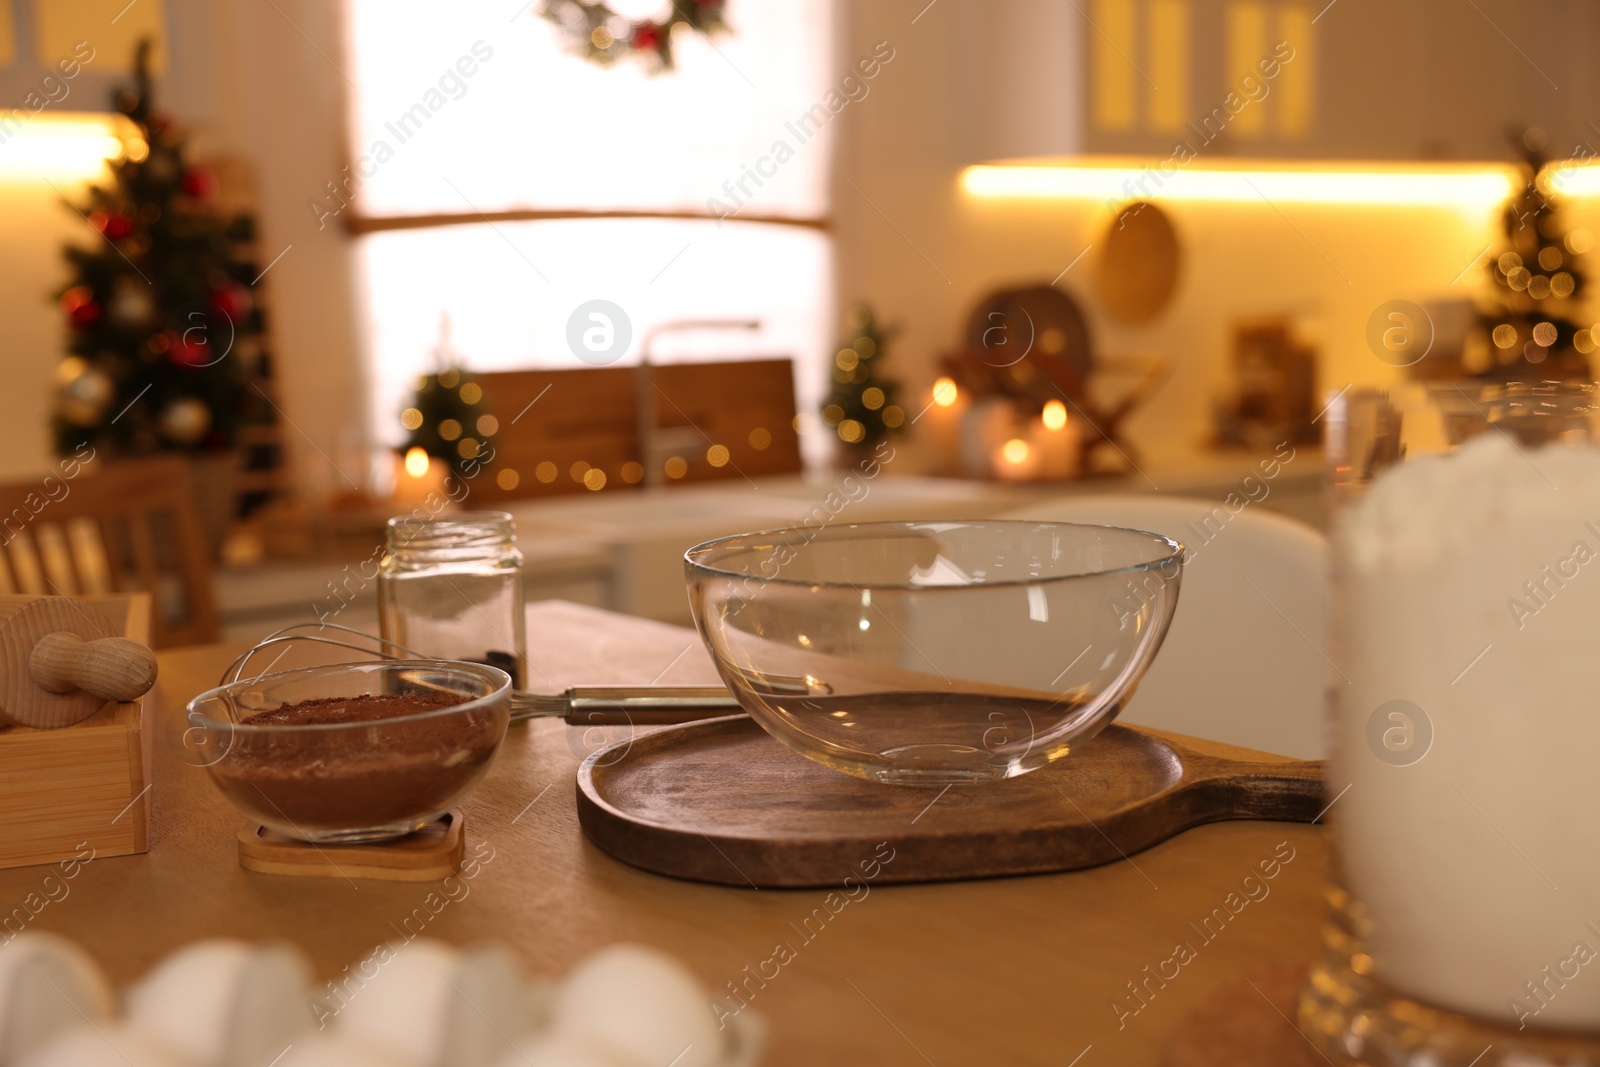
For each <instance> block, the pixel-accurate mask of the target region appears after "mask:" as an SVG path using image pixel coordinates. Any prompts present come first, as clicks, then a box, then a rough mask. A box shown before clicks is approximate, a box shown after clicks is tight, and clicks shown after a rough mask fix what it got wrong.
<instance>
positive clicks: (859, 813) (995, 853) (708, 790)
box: [578, 716, 1325, 887]
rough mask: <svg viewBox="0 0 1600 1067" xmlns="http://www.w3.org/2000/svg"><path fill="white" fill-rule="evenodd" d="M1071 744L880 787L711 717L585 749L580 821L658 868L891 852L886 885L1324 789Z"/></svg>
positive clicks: (1091, 858)
mask: <svg viewBox="0 0 1600 1067" xmlns="http://www.w3.org/2000/svg"><path fill="white" fill-rule="evenodd" d="M1075 748H1077V750H1076V751H1074V752H1073V753H1072V754H1071V755H1069V756H1068V757H1066V758H1065V759H1061V760H1058V761H1057V762H1055V763H1052V764H1051V765H1050V766H1048V767H1043V768H1041V769H1039V770H1037V771H1034V772H1033V773H1031V774H1025V775H1022V776H1021V777H1018V778H1011V779H1007V780H1005V781H1002V782H985V783H975V784H971V785H957V786H946V787H940V786H927V787H914V786H902V785H882V784H879V783H876V782H868V781H865V780H863V779H860V778H853V777H851V776H849V775H846V774H841V773H839V772H838V771H834V770H830V769H829V768H827V767H824V766H823V765H822V764H820V763H815V762H813V761H811V760H809V759H806V758H805V757H804V756H801V755H798V754H797V753H794V752H791V751H790V750H789V749H787V748H785V747H784V746H783V745H781V744H779V743H778V742H777V741H774V740H773V739H772V738H771V737H770V736H768V735H767V734H766V733H765V732H764V731H763V730H762V729H761V727H760V726H759V725H757V723H756V722H755V721H754V720H753V719H749V718H746V717H743V716H738V717H729V718H724V719H712V720H708V721H705V722H697V723H689V724H686V725H683V726H672V727H668V728H665V729H662V730H659V731H657V732H655V733H651V734H648V735H641V736H638V737H632V738H630V739H628V740H625V741H619V742H617V743H616V744H614V745H610V746H607V747H606V748H603V749H600V750H599V751H597V752H595V753H593V754H592V755H590V756H589V758H588V759H587V760H585V761H584V763H583V766H582V767H580V768H579V770H578V818H579V821H580V822H581V823H582V825H583V829H584V832H585V833H586V834H587V835H588V836H589V839H590V840H591V841H593V842H594V843H595V844H597V845H599V846H600V847H601V848H602V849H604V850H605V851H606V852H609V853H610V854H611V855H613V856H615V857H616V858H617V859H620V860H622V861H623V862H625V863H630V864H632V865H634V866H635V867H642V868H644V869H645V870H647V871H654V872H656V873H657V874H666V875H671V876H672V877H675V878H688V879H693V880H695V881H702V882H717V883H720V884H723V885H735V886H757V887H799V886H827V885H833V886H837V885H840V884H841V883H842V880H843V879H844V878H845V877H846V876H847V875H850V874H852V873H855V874H856V876H857V877H858V878H860V877H861V875H860V871H861V864H862V863H863V862H864V861H875V865H881V867H880V869H879V871H878V873H877V875H876V876H875V877H874V879H873V881H874V882H876V883H879V884H882V883H887V882H940V881H951V880H956V879H964V878H993V877H997V876H1000V875H1013V874H1038V873H1043V872H1047V871H1068V870H1076V869H1077V868H1080V867H1093V866H1097V865H1099V864H1102V863H1110V862H1112V861H1115V860H1119V859H1123V858H1126V857H1127V856H1130V855H1132V854H1133V853H1135V852H1139V851H1141V850H1142V849H1146V848H1149V847H1150V846H1151V845H1154V844H1156V843H1158V842H1160V841H1164V840H1166V839H1167V838H1169V837H1172V836H1173V835H1175V834H1178V833H1181V832H1182V831H1184V830H1187V829H1189V828H1190V827H1193V826H1199V825H1201V824H1203V823H1208V822H1221V821H1224V820H1228V819H1281V820H1285V821H1291V822H1312V821H1314V820H1315V819H1316V818H1317V817H1318V816H1319V815H1320V813H1321V812H1322V811H1323V806H1324V803H1325V801H1324V800H1323V796H1322V763H1321V762H1320V761H1316V760H1287V759H1282V758H1278V757H1273V756H1268V755H1266V754H1265V753H1260V752H1252V751H1250V750H1248V749H1241V748H1234V747H1233V746H1231V745H1224V744H1220V743H1218V742H1212V741H1202V740H1200V739H1198V738H1189V737H1181V736H1179V735H1175V734H1172V735H1169V734H1164V733H1157V732H1156V731H1153V730H1145V729H1141V728H1139V727H1132V726H1110V727H1107V728H1106V729H1105V730H1104V731H1103V732H1102V733H1101V734H1100V735H1099V736H1098V737H1096V738H1094V739H1093V740H1091V741H1087V742H1084V743H1083V744H1082V746H1081V748H1078V747H1077V746H1075ZM885 846H887V847H885ZM885 855H892V857H893V858H892V859H891V860H887V861H885V859H884V856H885Z"/></svg>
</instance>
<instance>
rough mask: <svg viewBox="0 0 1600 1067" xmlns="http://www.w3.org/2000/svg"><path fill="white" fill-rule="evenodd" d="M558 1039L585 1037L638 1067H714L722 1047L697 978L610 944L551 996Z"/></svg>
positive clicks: (650, 952)
mask: <svg viewBox="0 0 1600 1067" xmlns="http://www.w3.org/2000/svg"><path fill="white" fill-rule="evenodd" d="M553 1023H554V1027H555V1030H556V1032H558V1033H562V1034H570V1035H573V1036H577V1037H584V1038H588V1039H589V1040H591V1041H592V1042H594V1043H595V1044H597V1045H600V1046H602V1047H604V1048H606V1049H608V1050H610V1051H611V1052H613V1053H614V1054H615V1055H617V1056H620V1057H624V1058H626V1059H628V1060H631V1061H638V1062H639V1063H640V1064H668V1063H670V1064H673V1067H716V1065H717V1064H718V1063H720V1062H721V1060H722V1041H721V1036H720V1034H719V1033H718V1030H717V1025H716V1020H715V1018H714V1017H713V1015H712V1012H711V1007H710V1004H709V1002H708V1000H707V998H706V995H705V992H704V991H703V990H702V989H701V988H700V984H699V983H698V982H697V981H695V977H694V975H692V974H690V973H689V971H688V970H687V969H686V968H685V967H684V966H683V965H682V964H681V963H679V962H678V961H677V960H675V959H673V958H672V957H671V956H668V955H666V954H665V953H662V952H657V951H655V950H654V949H648V948H644V947H643V946H640V945H612V946H610V947H609V948H604V949H601V950H600V951H599V952H596V953H595V954H594V955H593V956H590V957H589V958H588V959H587V960H585V961H584V962H583V963H581V964H579V965H578V968H577V970H575V971H573V972H572V974H571V975H570V976H569V977H568V978H567V980H566V981H565V982H563V983H562V984H561V988H560V989H558V990H557V991H556V1000H555V1006H554V1010H553Z"/></svg>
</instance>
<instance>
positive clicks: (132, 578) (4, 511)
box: [0, 456, 219, 648]
mask: <svg viewBox="0 0 1600 1067" xmlns="http://www.w3.org/2000/svg"><path fill="white" fill-rule="evenodd" d="M67 471H75V472H76V473H75V474H74V475H73V476H71V477H68V476H66V472H67ZM0 592H5V593H36V594H44V595H50V596H58V595H59V596H82V595H92V594H109V593H123V592H147V593H149V594H150V596H151V601H152V605H153V607H152V618H151V627H150V631H151V644H152V645H154V646H155V647H157V648H164V647H170V646H173V645H187V644H203V643H208V642H212V641H215V640H217V638H218V635H219V624H218V617H217V606H216V600H215V597H214V595H213V592H212V588H211V567H210V557H209V554H208V553H207V551H206V547H205V542H204V539H203V538H202V536H201V533H200V527H199V524H198V522H197V521H196V519H195V510H194V496H193V489H192V487H191V476H190V470H189V463H188V461H187V460H185V459H183V458H182V457H179V456H161V457H156V458H152V459H140V460H123V461H117V462H113V463H105V462H96V463H93V464H91V465H88V466H84V467H82V468H79V467H78V466H77V464H75V463H74V462H72V461H70V460H69V461H67V462H66V463H65V464H63V467H62V469H61V471H59V472H57V473H53V474H51V475H50V476H49V477H45V478H39V479H33V480H30V481H24V482H13V483H10V484H5V485H0Z"/></svg>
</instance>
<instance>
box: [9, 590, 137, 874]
mask: <svg viewBox="0 0 1600 1067" xmlns="http://www.w3.org/2000/svg"><path fill="white" fill-rule="evenodd" d="M77 599H79V600H80V601H81V602H83V603H85V604H94V605H95V606H97V607H98V608H99V609H100V610H101V612H102V613H103V614H104V615H105V616H106V618H107V619H109V620H110V621H111V625H112V627H113V628H114V629H115V630H116V633H117V634H118V635H120V636H123V637H131V638H133V639H134V640H135V641H139V642H141V643H145V644H148V643H149V641H150V596H149V594H147V593H123V594H117V595H113V596H84V597H79V598H77ZM108 636H110V635H108ZM151 699H152V698H151V696H149V695H146V696H145V697H144V698H143V699H141V700H135V701H128V702H124V703H107V704H106V706H105V707H103V708H101V709H100V711H99V712H97V713H96V714H95V715H94V716H93V717H92V718H89V719H86V720H85V721H83V722H80V723H78V724H77V725H75V726H68V727H64V728H62V729H60V730H33V729H29V728H28V727H25V726H11V727H5V728H0V868H4V867H26V866H28V865H30V864H36V863H54V862H56V861H57V860H63V859H67V858H69V857H73V856H76V857H77V858H78V859H79V860H82V859H83V856H84V854H91V855H93V856H94V857H95V858H96V859H99V858H102V857H105V856H127V855H132V854H134V853H138V852H146V851H148V850H149V847H150V781H151V779H150V744H151V738H150V735H151V729H150V720H149V712H148V710H147V708H146V705H147V704H148V703H149V701H150V700H151ZM89 849H93V852H92V853H89V852H88V850H89Z"/></svg>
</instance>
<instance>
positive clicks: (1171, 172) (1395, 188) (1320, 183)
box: [961, 160, 1600, 210]
mask: <svg viewBox="0 0 1600 1067" xmlns="http://www.w3.org/2000/svg"><path fill="white" fill-rule="evenodd" d="M1556 184H1557V185H1558V187H1559V190H1560V192H1562V193H1566V194H1569V195H1578V194H1581V192H1589V191H1592V192H1600V166H1593V167H1590V166H1585V167H1572V168H1568V169H1567V170H1565V171H1563V172H1562V178H1561V179H1560V180H1558V181H1557V183H1556ZM961 187H962V189H963V190H964V191H965V192H966V193H967V195H969V196H973V197H977V198H979V199H986V200H991V199H992V200H1007V199H1032V200H1110V201H1115V202H1121V201H1125V200H1154V201H1167V200H1213V201H1232V202H1237V203H1262V202H1269V203H1271V204H1394V205H1408V206H1426V205H1433V206H1437V207H1453V208H1465V209H1484V210H1486V209H1489V208H1491V207H1496V206H1498V205H1499V204H1500V203H1501V202H1502V201H1503V200H1505V199H1506V197H1508V196H1510V195H1511V193H1512V191H1513V189H1514V181H1513V178H1512V174H1511V171H1510V169H1509V168H1507V167H1502V166H1482V165H1480V166H1462V165H1444V164H1437V165H1425V164H1417V165H1413V166H1409V167H1400V166H1383V165H1375V164H1369V165H1366V166H1363V167H1355V166H1348V167H1341V166H1337V165H1333V164H1323V165H1321V166H1319V167H1312V166H1306V167H1294V166H1289V165H1285V164H1282V163H1277V164H1272V163H1261V164H1259V165H1254V166H1252V165H1250V164H1248V163H1245V162H1244V161H1235V162H1234V163H1232V164H1231V165H1229V166H1227V167H1225V168H1224V167H1218V166H1205V165H1202V164H1200V163H1198V162H1196V163H1190V164H1189V165H1187V166H1180V165H1179V164H1178V163H1177V162H1176V161H1175V160H1172V161H1168V160H1157V161H1141V160H1105V161H1093V160H1086V161H1084V162H1081V163H1078V162H1074V163H1061V164H1050V163H1016V164H986V165H982V166H975V167H968V168H967V169H966V170H964V171H962V172H961Z"/></svg>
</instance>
